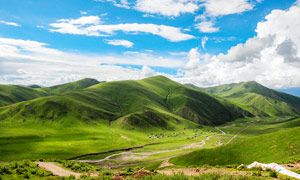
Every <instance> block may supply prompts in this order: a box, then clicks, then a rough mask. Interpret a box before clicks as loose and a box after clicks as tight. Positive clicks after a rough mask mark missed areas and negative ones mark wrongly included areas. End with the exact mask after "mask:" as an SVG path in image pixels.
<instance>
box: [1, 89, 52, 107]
mask: <svg viewBox="0 0 300 180" xmlns="http://www.w3.org/2000/svg"><path fill="white" fill-rule="evenodd" d="M47 95H48V93H47V92H45V91H44V90H42V89H34V88H30V87H25V86H18V85H0V106H6V105H9V104H14V103H17V102H21V101H26V100H29V99H34V98H38V97H42V96H47Z"/></svg>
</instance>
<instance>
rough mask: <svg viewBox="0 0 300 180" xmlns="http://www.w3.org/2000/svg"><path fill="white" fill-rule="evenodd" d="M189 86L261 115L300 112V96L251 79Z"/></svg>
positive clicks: (297, 113)
mask: <svg viewBox="0 0 300 180" xmlns="http://www.w3.org/2000/svg"><path fill="white" fill-rule="evenodd" d="M187 86H189V87H191V88H194V89H198V90H201V91H205V92H208V93H212V94H215V95H217V96H219V97H222V98H224V99H227V100H229V101H231V102H233V103H234V104H236V105H238V106H239V107H242V108H243V109H245V110H247V111H249V112H251V113H252V114H254V115H256V116H260V117H267V116H295V115H299V114H300V98H299V97H296V96H292V95H290V94H286V93H283V92H279V91H276V90H273V89H269V88H267V87H264V86H262V85H261V84H259V83H257V82H254V81H250V82H242V83H234V84H227V85H221V86H216V87H210V88H199V87H196V86H194V85H191V84H188V85H187Z"/></svg>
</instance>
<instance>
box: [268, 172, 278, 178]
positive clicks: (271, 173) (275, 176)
mask: <svg viewBox="0 0 300 180" xmlns="http://www.w3.org/2000/svg"><path fill="white" fill-rule="evenodd" d="M269 176H270V177H273V178H277V177H278V176H277V172H275V171H270V172H269Z"/></svg>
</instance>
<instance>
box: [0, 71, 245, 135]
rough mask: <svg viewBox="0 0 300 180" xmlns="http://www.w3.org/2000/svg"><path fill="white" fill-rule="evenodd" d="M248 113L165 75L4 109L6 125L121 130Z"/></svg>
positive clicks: (1, 115) (2, 117)
mask: <svg viewBox="0 0 300 180" xmlns="http://www.w3.org/2000/svg"><path fill="white" fill-rule="evenodd" d="M245 114H249V113H248V112H246V111H244V110H242V109H240V108H237V107H236V106H234V105H232V104H229V103H224V102H222V101H219V100H218V99H216V98H214V97H212V96H210V95H208V94H207V93H204V92H199V91H196V90H193V89H191V88H187V87H186V86H184V85H182V84H179V83H177V82H174V81H172V80H170V79H168V78H166V77H164V76H155V77H151V78H147V79H144V80H139V81H116V82H106V83H100V84H97V85H94V86H91V87H89V88H85V89H83V90H79V91H70V92H66V93H63V94H61V95H56V96H50V97H43V98H38V99H34V100H30V101H25V102H21V103H18V104H15V105H12V106H8V107H3V108H0V120H2V122H6V123H16V122H18V123H29V124H30V123H40V124H56V123H65V124H74V123H76V122H83V123H94V122H103V123H110V124H111V125H112V126H122V127H123V128H129V129H134V128H141V129H145V128H153V127H156V128H168V129H172V128H174V127H176V126H187V127H188V126H195V125H196V124H209V125H216V124H222V123H225V122H227V121H232V120H234V119H236V118H239V117H243V116H244V115H245Z"/></svg>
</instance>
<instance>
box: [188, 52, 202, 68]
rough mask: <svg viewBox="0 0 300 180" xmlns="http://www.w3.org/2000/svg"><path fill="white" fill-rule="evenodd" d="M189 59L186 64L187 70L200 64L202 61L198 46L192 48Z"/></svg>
mask: <svg viewBox="0 0 300 180" xmlns="http://www.w3.org/2000/svg"><path fill="white" fill-rule="evenodd" d="M188 58H189V61H188V63H187V64H186V65H185V66H184V69H186V70H192V69H196V68H197V67H198V66H199V62H200V53H199V52H198V48H192V49H191V50H190V52H189V54H188Z"/></svg>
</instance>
